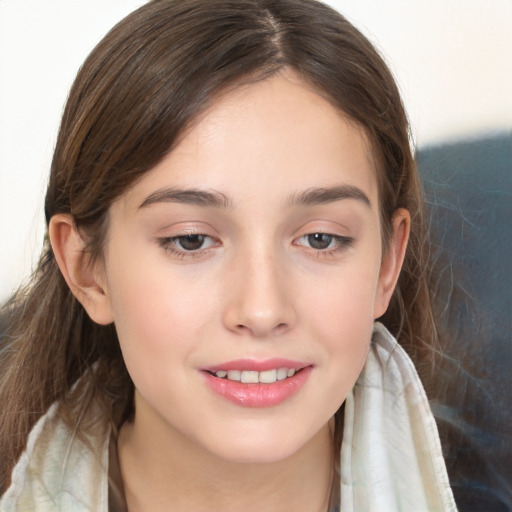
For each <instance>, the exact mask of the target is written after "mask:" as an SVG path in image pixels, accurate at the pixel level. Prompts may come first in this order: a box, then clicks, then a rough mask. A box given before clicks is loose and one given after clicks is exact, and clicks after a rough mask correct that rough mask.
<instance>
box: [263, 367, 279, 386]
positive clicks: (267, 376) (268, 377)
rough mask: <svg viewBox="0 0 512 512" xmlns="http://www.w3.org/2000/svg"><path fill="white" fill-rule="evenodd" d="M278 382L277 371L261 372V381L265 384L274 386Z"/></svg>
mask: <svg viewBox="0 0 512 512" xmlns="http://www.w3.org/2000/svg"><path fill="white" fill-rule="evenodd" d="M276 380H277V370H267V371H266V372H260V376H259V381H260V382H262V383H263V384H272V382H275V381H276Z"/></svg>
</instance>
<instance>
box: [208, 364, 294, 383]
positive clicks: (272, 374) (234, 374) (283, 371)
mask: <svg viewBox="0 0 512 512" xmlns="http://www.w3.org/2000/svg"><path fill="white" fill-rule="evenodd" d="M299 370H300V369H299ZM299 370H296V369H295V368H274V369H273V370H265V371H262V372H258V371H254V370H242V371H240V370H219V371H217V372H215V373H214V375H215V376H216V377H218V378H219V379H226V380H231V381H234V382H242V383H243V384H258V383H260V384H273V383H274V382H277V381H280V380H285V379H288V378H290V377H293V376H294V375H295V374H296V373H297V371H299Z"/></svg>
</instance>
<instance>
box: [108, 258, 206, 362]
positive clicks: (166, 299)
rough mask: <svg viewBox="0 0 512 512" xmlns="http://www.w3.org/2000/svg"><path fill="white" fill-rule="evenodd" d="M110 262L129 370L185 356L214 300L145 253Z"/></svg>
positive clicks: (115, 307) (115, 308) (115, 309)
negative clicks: (133, 367) (131, 367)
mask: <svg viewBox="0 0 512 512" xmlns="http://www.w3.org/2000/svg"><path fill="white" fill-rule="evenodd" d="M110 263H111V264H110V272H109V274H108V275H109V280H108V290H109V296H110V301H111V306H112V310H113V314H114V323H115V326H116V330H117V333H118V337H119V341H120V344H121V349H122V351H123V355H124V358H125V360H126V364H127V366H130V365H131V366H133V365H135V366H137V367H139V366H141V365H144V364H147V365H148V369H149V368H150V365H154V364H157V363H159V362H162V361H164V360H166V361H167V363H166V364H172V361H174V360H177V359H180V358H181V359H182V358H183V357H186V355H187V353H189V352H190V351H191V350H193V347H194V343H192V342H191V340H194V339H196V338H197V336H196V333H197V331H198V329H200V325H201V323H202V322H205V321H206V318H207V317H208V316H209V307H210V306H209V303H210V302H212V301H209V299H208V296H207V295H205V293H204V290H202V289H201V288H202V287H201V286H200V285H199V283H196V282H195V280H193V279H190V276H187V275H185V273H180V272H176V271H175V270H174V272H171V268H170V266H168V265H165V262H164V264H162V262H160V263H158V264H157V262H155V261H154V259H149V258H146V259H144V257H143V255H136V254H133V255H131V256H130V257H127V258H116V259H115V261H114V260H112V261H111V262H110ZM201 292H203V293H201ZM169 362H171V363H169ZM148 371H150V370H148Z"/></svg>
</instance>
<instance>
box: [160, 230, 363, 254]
mask: <svg viewBox="0 0 512 512" xmlns="http://www.w3.org/2000/svg"><path fill="white" fill-rule="evenodd" d="M315 235H324V236H327V237H330V239H331V240H330V242H329V245H330V243H331V242H332V241H334V242H335V246H334V247H332V248H325V249H317V248H315V247H307V248H308V249H309V250H310V251H311V252H312V253H313V254H314V255H315V257H319V258H320V257H329V256H334V255H336V254H338V253H340V252H344V251H346V250H347V249H349V248H350V247H352V246H353V245H354V239H353V238H351V237H347V236H341V235H333V234H331V233H324V232H321V231H316V232H313V233H308V234H306V235H302V236H301V237H299V238H297V239H295V240H294V242H295V241H297V240H302V239H308V238H309V237H312V236H315ZM188 237H204V238H205V239H209V240H211V241H212V242H213V243H212V244H211V246H210V247H206V248H203V247H200V248H198V249H192V250H187V249H177V248H176V246H177V244H178V243H179V242H180V240H182V241H183V239H185V238H188ZM157 243H158V245H159V246H160V247H161V248H162V249H164V250H165V251H166V252H167V253H168V254H172V255H173V256H175V257H178V258H180V259H184V258H187V257H190V258H196V257H199V256H203V255H204V254H206V253H207V252H209V250H210V249H211V248H212V247H215V246H218V245H220V242H219V241H218V240H216V239H215V238H213V237H212V236H210V235H207V234H206V233H187V234H185V235H177V236H169V237H162V238H157ZM294 245H299V246H300V247H303V245H302V244H295V243H294Z"/></svg>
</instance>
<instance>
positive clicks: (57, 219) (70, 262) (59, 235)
mask: <svg viewBox="0 0 512 512" xmlns="http://www.w3.org/2000/svg"><path fill="white" fill-rule="evenodd" d="M48 231H49V236H50V242H51V245H52V249H53V253H54V254H55V258H56V260H57V264H58V265H59V268H60V271H61V272H62V275H63V277H64V279H65V280H66V283H67V284H68V286H69V288H70V289H71V291H72V293H73V295H74V296H75V297H76V298H77V299H78V301H79V302H80V303H81V304H82V306H83V307H84V308H85V310H86V311H87V313H88V315H89V316H90V317H91V319H92V320H93V321H94V322H96V323H98V324H102V325H107V324H110V323H112V322H113V315H112V310H111V306H110V300H109V297H108V295H107V293H106V285H105V283H104V282H103V281H104V280H103V279H102V274H101V272H100V271H99V268H98V265H96V264H92V263H91V261H90V257H89V255H88V254H87V253H86V252H85V251H84V248H85V242H84V240H83V238H82V237H81V235H80V233H79V231H78V230H77V228H76V225H75V222H74V220H73V217H72V216H71V215H68V214H62V213H60V214H57V215H54V216H53V217H52V218H51V219H50V226H49V228H48Z"/></svg>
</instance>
